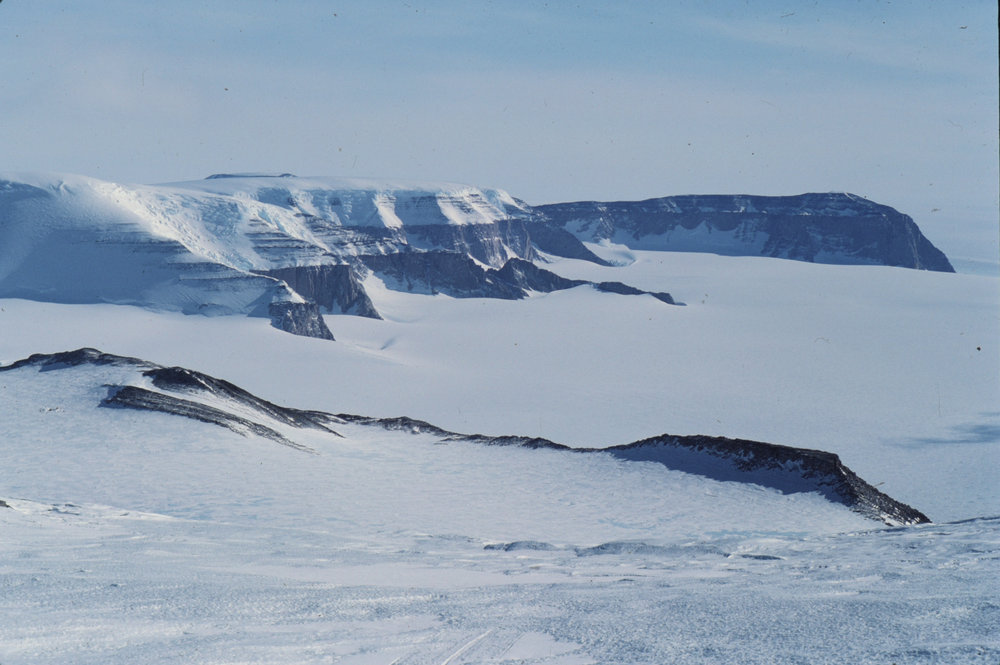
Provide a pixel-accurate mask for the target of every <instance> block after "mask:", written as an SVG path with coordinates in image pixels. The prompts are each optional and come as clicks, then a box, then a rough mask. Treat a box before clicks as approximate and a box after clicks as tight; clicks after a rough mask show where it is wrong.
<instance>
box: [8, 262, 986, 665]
mask: <svg viewBox="0 0 1000 665" xmlns="http://www.w3.org/2000/svg"><path fill="white" fill-rule="evenodd" d="M595 250H597V251H603V252H604V253H605V256H606V257H608V258H612V259H617V260H620V261H622V262H631V263H630V264H629V265H627V266H622V267H615V268H601V267H596V266H593V265H591V264H584V263H582V262H577V261H569V260H562V261H557V262H555V263H553V264H551V267H552V269H554V270H555V271H557V272H559V273H560V274H563V275H565V276H568V277H576V278H587V279H594V280H599V279H618V280H620V281H626V282H628V283H631V284H635V285H636V286H639V287H642V288H647V289H650V290H664V289H667V288H669V290H671V291H672V292H673V293H674V294H675V295H676V296H677V297H678V300H681V301H684V302H686V303H687V306H686V307H670V306H666V305H664V304H663V303H660V302H658V301H655V300H654V299H652V298H648V297H635V298H615V297H613V296H611V295H609V294H601V293H598V292H595V291H594V290H592V289H590V288H589V287H580V288H577V289H571V290H569V291H565V292H560V293H553V294H548V295H544V296H536V297H533V298H530V299H528V300H526V301H520V302H502V301H487V300H477V299H469V300H453V299H450V298H447V297H443V296H437V297H430V296H421V295H412V294H401V293H397V292H392V291H388V290H385V289H380V288H379V285H378V284H377V283H374V284H371V285H370V286H371V287H372V293H373V294H375V297H376V300H377V302H376V304H377V306H378V307H379V311H380V312H382V313H383V315H384V316H385V317H386V319H385V320H383V321H377V320H369V319H361V318H358V317H346V316H327V317H326V321H327V322H328V323H329V325H330V326H331V328H332V329H333V330H334V332H335V333H336V336H337V338H338V340H339V341H337V342H327V341H322V340H316V339H309V338H302V337H295V336H292V335H287V334H284V333H282V332H280V331H278V330H275V329H273V328H271V327H269V326H268V325H267V323H266V321H263V320H253V319H243V318H240V317H235V318H234V317H227V318H203V317H191V316H183V315H180V314H171V313H158V312H153V311H149V310H144V309H139V308H134V307H121V306H111V305H58V304H51V303H36V302H28V301H23V300H10V299H8V300H2V301H0V361H2V362H4V363H9V362H12V361H15V360H17V359H19V358H23V357H26V356H27V355H29V354H31V353H36V352H55V351H63V350H67V349H74V348H79V347H81V346H93V347H97V348H101V349H102V350H105V351H109V352H113V353H118V354H123V355H132V356H138V357H142V358H147V359H149V360H152V361H155V362H158V363H160V364H177V365H183V366H187V367H191V368H195V369H198V370H202V371H205V372H208V373H210V374H213V375H215V376H219V377H222V378H225V379H229V380H231V381H233V382H235V383H236V384H238V385H240V386H242V387H243V388H246V389H248V390H250V391H252V392H254V393H256V394H258V395H261V396H262V397H265V398H266V399H269V400H271V401H274V402H278V403H282V404H287V405H291V406H296V407H300V408H315V409H322V410H326V411H331V412H353V413H363V414H368V415H373V416H397V415H409V416H413V417H416V418H421V419H424V420H428V421H430V422H432V423H434V424H436V425H439V426H442V427H446V428H448V429H452V430H456V431H466V432H483V433H487V434H527V435H540V436H545V437H547V438H550V439H554V440H556V441H559V442H561V443H565V444H568V445H577V446H599V445H611V444H620V443H625V442H628V441H631V440H635V439H639V438H642V437H644V436H649V435H653V434H658V433H660V432H664V431H669V432H672V433H676V434H694V433H704V434H713V435H726V436H734V437H744V438H753V439H758V440H764V441H771V442H774V443H782V444H787V445H796V446H802V447H810V448H818V449H822V450H829V451H831V452H835V453H837V454H839V455H840V456H841V458H842V459H843V460H844V462H845V463H846V464H847V465H848V466H850V467H851V468H852V469H854V470H855V471H857V472H858V473H860V474H861V475H862V477H864V478H865V479H866V480H868V481H870V482H872V483H874V484H877V485H878V486H879V489H881V490H882V491H885V492H886V493H888V494H890V495H891V496H893V497H895V498H897V499H900V500H902V501H905V502H907V503H909V504H911V505H913V506H914V507H916V508H918V509H919V510H922V511H924V512H926V513H927V514H928V515H929V516H930V517H931V518H932V519H933V520H935V522H937V523H936V524H933V525H929V526H924V527H908V528H903V529H884V528H881V527H879V526H878V525H877V524H876V523H873V522H871V521H868V520H863V519H862V518H861V517H859V516H858V515H856V514H854V513H851V512H850V511H847V510H845V509H843V508H840V507H837V506H834V505H831V504H829V503H828V502H825V501H822V500H819V499H818V498H817V497H812V496H810V495H802V494H796V495H782V494H780V493H777V492H775V491H770V490H766V489H762V488H760V487H754V486H749V485H742V484H733V483H719V482H714V481H708V480H706V479H704V478H698V477H694V476H687V475H685V474H669V473H664V470H663V468H662V466H659V465H635V464H625V463H623V462H621V461H617V462H616V461H614V460H607V459H603V458H600V457H589V456H582V455H581V456H573V455H571V456H569V458H567V457H566V456H565V454H562V455H560V454H557V453H556V452H554V451H530V450H518V449H497V448H489V447H475V446H465V445H463V446H456V445H437V442H436V441H435V440H434V439H433V437H426V438H423V439H421V437H420V436H417V437H414V436H412V435H406V436H405V437H396V436H392V435H390V434H387V433H377V435H376V434H373V432H372V431H371V430H364V431H361V430H352V431H346V429H345V431H344V432H341V433H342V434H344V435H345V436H344V438H342V439H341V438H337V437H332V438H331V437H326V436H319V435H317V436H315V437H308V438H307V440H301V441H299V442H300V443H302V444H303V445H307V446H309V447H310V448H312V449H313V450H315V451H317V452H318V453H319V454H310V453H308V452H304V451H301V450H295V449H293V448H289V447H288V446H282V445H279V444H277V443H276V442H274V441H272V440H269V439H264V438H259V437H252V436H251V437H242V436H240V435H239V434H236V433H233V432H228V431H226V430H223V429H221V428H218V427H215V426H212V425H207V424H203V423H198V422H195V421H190V420H185V419H179V418H176V417H172V416H167V415H163V414H151V413H141V412H132V411H127V410H114V409H107V408H99V407H95V404H97V403H99V402H100V401H101V400H102V399H104V398H106V397H107V396H108V389H106V388H104V387H103V384H104V383H115V382H116V378H115V377H114V376H106V377H104V378H101V379H100V380H99V381H97V382H96V383H95V382H94V380H93V379H94V377H93V376H84V375H83V374H80V375H79V376H80V381H79V382H77V383H74V382H73V381H68V382H64V381H61V380H60V381H56V380H55V376H54V373H48V374H47V375H43V374H42V373H35V374H23V375H20V378H16V379H15V378H11V376H12V375H11V374H10V373H7V374H6V375H4V376H3V377H2V378H0V386H3V387H0V404H2V406H3V408H2V409H0V432H3V434H4V436H3V438H2V440H0V441H2V443H0V445H2V450H3V451H4V452H3V459H4V464H3V465H2V468H0V499H3V500H5V501H6V502H7V503H8V504H9V505H10V506H11V507H10V508H6V509H5V508H0V522H2V527H0V528H2V530H3V533H4V537H3V538H2V539H0V561H2V562H3V563H2V564H0V581H2V584H3V585H4V587H3V588H4V592H3V594H2V596H0V599H2V600H0V603H2V605H0V662H3V663H5V665H6V664H9V663H66V662H74V663H115V662H120V663H126V662H128V663H131V662H178V663H180V662H183V663H189V662H199V663H237V662H261V663H264V662H267V663H274V662H277V663H281V662H285V663H309V662H317V663H322V662H346V663H392V662H394V661H395V662H398V663H433V664H435V665H436V664H439V663H463V662H465V663H483V662H504V661H505V660H506V662H537V663H619V662H638V663H666V662H680V663H684V662H689V663H705V662H708V663H713V662H716V663H718V662H732V663H747V662H760V663H774V662H777V663H796V662H808V663H815V662H838V663H842V662H852V663H854V662H856V663H865V662H871V663H891V662H896V663H906V662H926V663H944V662H948V663H966V662H971V663H976V662H984V663H995V662H996V661H997V659H998V656H1000V640H998V638H997V635H996V625H998V623H1000V616H998V614H1000V612H998V610H1000V608H998V605H997V602H996V598H997V597H998V595H1000V593H998V592H1000V589H998V587H997V582H996V580H997V579H1000V570H998V568H1000V565H998V563H997V562H998V561H1000V554H998V551H1000V535H998V531H1000V530H998V522H997V520H996V518H995V516H996V515H998V514H1000V491H998V490H997V487H998V483H996V469H997V468H998V463H1000V458H998V446H997V440H998V438H1000V437H998V436H997V432H998V431H1000V422H998V415H997V409H996V405H997V404H998V403H1000V389H998V380H997V372H996V340H997V339H1000V334H998V332H1000V330H998V328H1000V317H998V316H997V299H996V294H997V287H998V284H997V280H996V279H995V278H985V277H977V276H970V275H950V274H933V273H921V272H917V271H909V270H900V269H891V268H878V267H856V266H849V267H843V266H819V265H809V264H801V263H794V262H789V261H780V260H772V259H741V258H727V257H714V256H708V255H685V254H671V255H665V254H662V253H644V252H629V251H628V250H625V249H623V248H615V247H606V248H600V247H596V248H595ZM60 374H61V372H60ZM65 376H72V374H67V375H65ZM84 379H85V380H84ZM15 381H17V382H20V383H19V384H15ZM45 386H50V387H49V388H46V387H45ZM52 386H54V388H53V387H52ZM348 429H349V428H348Z"/></svg>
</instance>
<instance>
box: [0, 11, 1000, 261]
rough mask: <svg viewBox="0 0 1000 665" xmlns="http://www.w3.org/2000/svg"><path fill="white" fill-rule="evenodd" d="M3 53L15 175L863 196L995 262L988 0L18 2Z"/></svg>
mask: <svg viewBox="0 0 1000 665" xmlns="http://www.w3.org/2000/svg"><path fill="white" fill-rule="evenodd" d="M0 62H2V63H3V67H2V68H0V170H5V171H57V172H70V173H81V174H84V175H89V176H93V177H97V178H103V179H107V180H114V181H118V182H125V183H157V182H171V181H178V180H190V179H196V178H202V177H205V176H207V175H209V174H212V173H218V172H226V171H265V172H270V171H274V172H291V173H295V174H298V175H331V176H352V177H376V178H393V179H413V180H430V181H439V180H444V181H451V182H467V183H470V184H475V185H480V186H489V187H500V188H503V189H506V190H508V191H509V192H511V193H512V194H513V195H514V196H517V197H519V198H522V199H525V200H526V201H528V202H529V203H535V204H537V203H550V202H556V201H569V200H581V199H587V200H595V199H596V200H630V199H642V198H650V197H655V196H666V195H670V194H689V193H748V194H768V195H780V194H796V193H801V192H807V191H849V192H852V193H855V194H858V195H861V196H865V197H868V198H870V199H873V200H875V201H878V202H879V203H884V204H887V205H891V206H893V207H895V208H897V209H899V210H901V211H902V212H905V213H907V214H909V215H911V216H913V217H914V219H915V220H916V221H917V223H918V224H919V225H920V227H921V228H922V229H923V230H924V231H925V233H926V234H927V235H928V236H929V237H930V239H931V240H932V241H933V242H934V243H935V244H937V245H938V246H939V247H940V248H941V249H943V250H944V251H945V252H946V253H947V254H949V256H951V257H952V258H953V259H955V258H957V259H960V260H962V261H963V266H964V267H966V268H968V269H969V270H973V269H975V267H976V266H977V265H978V266H980V267H982V265H984V264H995V263H997V262H998V261H1000V259H998V251H1000V249H998V244H1000V241H998V236H1000V219H998V207H1000V194H998V189H1000V185H998V183H1000V166H998V162H1000V153H998V106H1000V98H998V71H997V5H996V3H995V1H994V0H989V1H982V2H979V1H977V2H948V3H942V2H921V1H912V2H877V1H875V0H840V1H837V2H802V1H798V2H775V1H769V0H764V1H760V2H736V1H730V2H723V1H719V2H712V1H699V2H685V1H684V0H681V1H678V2H669V3H666V2H659V1H639V0H636V1H632V2H620V3H609V2H538V1H533V2H522V1H519V0H508V1H504V2H500V1H499V0H498V1H496V2H487V1H475V0H466V1H457V0H436V1H431V2H422V1H420V0H407V1H405V2H403V1H390V0H374V1H372V0H369V1H361V0H356V1H350V2H339V1H337V0H296V1H289V0H284V1H278V0H214V1H213V2H210V3H206V2H202V1H200V0H199V1H198V2H195V1H191V0H174V1H172V2H169V3H159V2H158V3H149V2H142V3H139V2H134V1H133V0H47V1H46V2H38V1H37V0H4V1H3V2H0ZM990 269H992V268H990Z"/></svg>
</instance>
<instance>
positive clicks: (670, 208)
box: [0, 173, 951, 340]
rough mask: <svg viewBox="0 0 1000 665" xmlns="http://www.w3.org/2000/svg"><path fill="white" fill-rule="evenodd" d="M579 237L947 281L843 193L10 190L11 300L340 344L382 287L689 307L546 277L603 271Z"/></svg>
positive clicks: (236, 178)
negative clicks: (607, 198)
mask: <svg viewBox="0 0 1000 665" xmlns="http://www.w3.org/2000/svg"><path fill="white" fill-rule="evenodd" d="M584 241H586V242H600V241H612V242H615V243H621V244H624V245H626V246H628V247H630V248H633V249H656V250H676V251H703V252H716V253H722V254H740V255H743V254H750V255H754V254H763V255H766V256H776V257H784V258H794V259H800V260H804V261H815V262H826V263H874V264H884V265H892V266H907V267H917V268H927V269H931V270H951V266H950V264H949V263H948V261H947V259H946V258H945V257H944V255H943V254H941V253H940V252H939V251H938V250H937V249H935V248H934V247H933V246H932V245H931V244H930V243H929V241H927V240H926V238H924V237H923V235H921V234H920V231H919V229H917V227H916V225H915V224H914V223H913V221H912V220H911V219H910V218H909V217H906V216H905V215H901V214H900V213H898V212H896V211H895V210H893V209H891V208H888V207H886V206H881V205H878V204H875V203H872V202H871V201H866V200H864V199H861V198H858V197H854V196H851V195H847V194H843V195H841V194H828V195H820V194H806V195H802V196H798V197H752V196H740V197H725V196H701V197H691V196H688V197H671V198H665V199H654V200H650V201H643V202H633V203H628V202H626V203H569V204H555V205H547V206H537V207H535V208H532V207H531V206H528V205H527V204H526V203H524V202H523V201H520V200H518V199H516V198H514V197H512V196H511V195H510V194H508V193H506V192H504V191H502V190H498V189H481V188H476V187H470V186H467V185H457V184H449V183H406V182H378V181H371V180H352V179H338V178H299V177H295V176H293V175H291V174H287V173H284V174H274V175H267V174H218V175H214V176H210V177H209V178H207V179H205V180H198V181H191V182H179V183H171V184H167V185H158V186H140V185H121V184H116V183H110V182H104V181H101V180H96V179H93V178H86V177H82V176H66V175H8V176H5V177H0V297H7V298H27V299H36V300H43V301H49V302H60V303H101V302H103V303H115V304H129V305H138V306H143V307H148V308H153V309H161V310H167V311H180V312H183V313H185V314H193V313H199V314H208V315H225V314H245V315H249V316H257V317H267V318H270V320H271V322H272V324H273V325H274V326H275V327H277V328H279V329H281V330H285V331H287V332H291V333H294V334H298V335H305V336H310V337H318V338H322V339H331V340H332V339H333V338H334V335H333V333H332V332H331V331H330V329H329V328H328V327H327V323H326V321H325V320H324V319H323V315H324V314H353V315H358V316H364V317H370V318H378V317H379V316H380V314H379V312H378V310H377V308H376V307H375V305H374V303H373V302H372V300H371V297H370V294H369V288H370V285H369V286H366V285H365V281H366V280H367V279H368V278H370V277H371V278H374V279H376V280H379V281H380V282H382V283H384V284H385V285H387V286H388V287H389V288H393V289H397V290H403V291H409V292H417V293H429V294H444V295H447V296H451V297H456V298H502V299H521V298H525V297H528V296H529V295H530V294H532V293H548V292H552V291H555V290H564V289H569V288H576V287H580V286H591V287H593V288H596V289H598V290H600V291H604V292H606V293H615V294H621V295H652V296H653V297H655V298H657V299H658V300H660V301H662V302H664V303H667V304H678V303H676V302H675V300H674V297H673V296H672V295H671V294H670V293H668V292H666V291H659V290H657V291H648V290H644V289H639V288H636V287H634V286H631V285H627V284H623V283H620V282H618V281H615V280H610V281H604V282H593V281H588V280H579V279H576V280H574V279H567V278H565V277H562V276H560V275H557V274H555V273H554V272H552V271H550V270H548V269H546V268H545V267H543V266H545V265H548V264H549V263H551V262H552V261H553V260H555V259H560V258H569V259H579V260H583V261H588V262H590V263H593V264H595V265H601V266H606V265H608V263H607V261H605V260H604V259H602V258H600V257H598V256H597V255H596V254H594V252H593V251H591V249H589V248H588V247H587V246H586V245H585V244H584Z"/></svg>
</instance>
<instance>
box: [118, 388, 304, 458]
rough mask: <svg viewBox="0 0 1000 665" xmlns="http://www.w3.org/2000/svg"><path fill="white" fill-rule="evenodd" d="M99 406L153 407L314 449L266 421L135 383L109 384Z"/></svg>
mask: <svg viewBox="0 0 1000 665" xmlns="http://www.w3.org/2000/svg"><path fill="white" fill-rule="evenodd" d="M101 406H107V407H118V408H128V409H139V410H142V411H156V412H159V413H166V414H170V415H174V416H182V417H184V418H192V419H194V420H198V421H201V422H203V423H209V424H211V425H218V426H219V427H225V428H226V429H228V430H231V431H233V432H236V433H237V434H242V435H243V436H247V435H248V434H256V435H257V436H261V437H264V438H265V439H270V440H271V441H275V442H277V443H280V444H281V445H283V446H288V447H289V448H295V449H296V450H301V451H303V452H310V453H315V452H316V451H315V450H313V449H312V448H309V447H308V446H303V445H300V444H298V443H295V442H294V441H292V440H291V439H289V438H287V437H285V436H283V435H282V434H280V433H279V432H276V431H275V430H273V429H272V428H270V427H268V426H266V425H261V424H260V423H257V422H254V421H252V420H249V419H247V418H241V417H240V416H237V415H234V414H232V413H229V412H227V411H223V410H222V409H217V408H215V407H212V406H208V405H207V404H201V403H200V402H194V401H191V400H186V399H181V398H179V397H174V396H173V395H166V394H164V393H158V392H154V391H152V390H146V389H145V388H139V387H137V386H114V387H112V389H111V394H110V395H108V397H107V398H106V399H104V401H102V402H101Z"/></svg>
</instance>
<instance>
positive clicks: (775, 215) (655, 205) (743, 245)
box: [535, 193, 955, 272]
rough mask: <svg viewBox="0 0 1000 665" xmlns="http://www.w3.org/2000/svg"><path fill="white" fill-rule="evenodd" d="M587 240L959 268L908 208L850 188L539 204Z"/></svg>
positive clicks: (815, 259) (683, 249)
mask: <svg viewBox="0 0 1000 665" xmlns="http://www.w3.org/2000/svg"><path fill="white" fill-rule="evenodd" d="M535 210H536V211H537V212H538V213H540V214H541V215H542V216H543V217H544V218H545V219H547V220H549V221H550V222H552V223H553V224H554V225H556V226H559V227H561V228H565V229H567V230H569V231H571V232H572V233H573V234H574V235H576V236H577V237H578V238H579V239H581V240H584V241H587V242H601V241H610V242H614V243H618V244H622V245H626V246H628V247H629V248H631V249H645V250H659V251H675V252H712V253H716V254H723V255H731V256H769V257H774V258H783V259H795V260H799V261H809V262H814V263H832V264H872V265H886V266H896V267H903V268H918V269H921V270H937V271H942V272H955V270H954V268H952V266H951V263H949V261H948V259H947V257H945V255H944V254H943V253H942V252H941V251H940V250H939V249H937V248H936V247H935V246H934V245H932V244H931V242H930V241H929V240H927V238H926V237H924V235H923V234H922V233H921V232H920V229H919V228H917V225H916V224H915V223H914V222H913V219H911V218H910V217H909V216H908V215H904V214H902V213H900V212H898V211H897V210H894V209H893V208H890V207H889V206H885V205H880V204H878V203H875V202H873V201H869V200H867V199H865V198H862V197H860V196H855V195H853V194H842V193H830V194H801V195H798V196H746V195H741V196H729V195H726V196H711V195H708V196H668V197H664V198H655V199H648V200H645V201H616V202H607V203H602V202H597V201H579V202H575V203H556V204H551V205H541V206H537V207H536V208H535Z"/></svg>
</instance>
